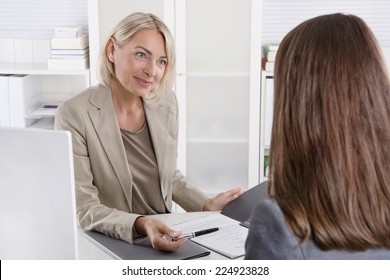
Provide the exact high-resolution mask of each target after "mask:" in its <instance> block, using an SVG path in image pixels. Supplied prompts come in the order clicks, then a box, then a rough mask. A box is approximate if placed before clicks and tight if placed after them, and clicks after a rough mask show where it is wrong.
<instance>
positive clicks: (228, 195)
mask: <svg viewBox="0 0 390 280" xmlns="http://www.w3.org/2000/svg"><path fill="white" fill-rule="evenodd" d="M243 192H245V189H244V188H234V189H231V190H228V191H226V192H222V193H220V194H218V195H217V196H216V197H214V198H210V199H208V200H207V201H206V203H205V205H204V206H203V211H221V210H223V209H224V208H225V207H226V205H228V204H229V203H230V202H232V201H233V200H235V199H236V198H237V197H239V196H240V195H241V194H242V193H243Z"/></svg>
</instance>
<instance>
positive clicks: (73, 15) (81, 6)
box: [0, 0, 88, 39]
mask: <svg viewBox="0 0 390 280" xmlns="http://www.w3.org/2000/svg"><path fill="white" fill-rule="evenodd" d="M65 25H83V26H85V30H84V31H85V32H87V26H88V7H87V0H0V38H33V39H41V38H50V37H52V36H53V34H54V28H55V27H58V26H65Z"/></svg>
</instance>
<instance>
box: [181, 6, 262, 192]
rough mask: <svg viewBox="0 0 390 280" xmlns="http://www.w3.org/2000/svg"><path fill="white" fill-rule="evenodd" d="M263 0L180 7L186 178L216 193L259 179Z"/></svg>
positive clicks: (253, 183) (253, 182)
mask: <svg viewBox="0 0 390 280" xmlns="http://www.w3.org/2000/svg"><path fill="white" fill-rule="evenodd" d="M183 2H184V3H183ZM259 2H260V1H250V0H213V1H209V0H187V1H181V3H180V7H177V8H176V12H177V13H178V14H180V15H185V16H181V17H180V18H179V20H178V21H177V22H176V29H175V32H176V36H177V40H179V41H182V42H183V43H181V45H179V47H178V49H179V52H181V53H184V54H185V56H184V57H179V58H178V60H179V59H180V60H185V65H178V75H179V76H178V79H185V81H184V82H183V83H181V84H179V85H178V86H177V88H176V92H177V95H178V97H179V100H180V101H181V102H180V103H181V110H182V113H181V116H182V119H183V115H184V116H185V120H186V123H185V125H186V130H185V131H186V133H185V136H184V137H182V138H184V139H185V145H184V149H182V150H181V151H180V152H181V154H183V153H184V152H185V155H186V161H185V170H186V176H187V177H188V179H189V180H190V181H192V182H193V183H195V184H196V185H198V186H202V187H203V188H204V190H205V191H206V192H208V193H209V194H210V195H215V194H217V193H219V192H221V191H224V190H227V189H228V188H230V187H232V186H245V187H252V186H254V185H255V184H257V183H258V182H259V177H258V176H259V154H258V152H257V151H258V148H257V151H252V150H251V148H252V146H256V145H258V143H259V142H258V138H259V125H257V126H256V124H255V123H259V122H258V120H259V116H260V112H259V102H260V98H259V92H260V59H259V58H258V55H260V53H259V52H260V47H259V46H260V44H257V43H259V42H260V33H259V32H256V31H255V30H257V28H258V26H259V25H260V8H259V7H260V3H259ZM205 7H207V8H205ZM181 48H182V49H183V48H185V51H183V50H182V49H181ZM258 53H259V54H258ZM253 69H254V71H252V70H253ZM252 102H254V103H255V104H252ZM252 105H253V106H252ZM255 150H256V148H255ZM252 153H255V154H252Z"/></svg>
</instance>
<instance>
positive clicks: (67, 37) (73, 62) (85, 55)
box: [47, 26, 89, 70]
mask: <svg viewBox="0 0 390 280" xmlns="http://www.w3.org/2000/svg"><path fill="white" fill-rule="evenodd" d="M50 42H51V55H50V58H49V60H48V62H47V64H48V69H50V70H84V69H88V68H89V41H88V36H87V35H85V34H83V33H82V27H72V26H71V27H59V28H55V30H54V37H53V38H52V39H51V41H50Z"/></svg>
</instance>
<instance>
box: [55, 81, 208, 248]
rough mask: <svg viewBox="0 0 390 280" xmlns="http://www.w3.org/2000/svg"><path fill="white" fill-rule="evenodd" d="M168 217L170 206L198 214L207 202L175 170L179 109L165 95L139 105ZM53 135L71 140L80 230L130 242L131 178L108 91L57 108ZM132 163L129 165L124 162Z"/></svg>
mask: <svg viewBox="0 0 390 280" xmlns="http://www.w3.org/2000/svg"><path fill="white" fill-rule="evenodd" d="M144 108H145V114H146V119H147V121H148V125H149V129H150V135H151V139H152V143H153V146H154V150H155V154H156V159H157V165H158V171H159V176H160V185H161V193H162V197H163V199H164V201H165V206H166V209H167V212H169V211H170V210H171V207H172V200H173V201H175V202H177V203H178V204H179V205H180V206H181V207H183V208H184V209H185V210H187V211H201V210H202V208H203V206H204V204H205V202H206V200H207V197H206V196H205V195H204V194H203V193H202V192H200V191H199V190H198V189H197V188H195V187H194V186H192V185H191V184H189V183H188V182H187V180H186V179H185V177H184V176H183V175H182V174H181V172H180V171H178V170H177V167H176V161H177V137H178V108H177V101H176V97H175V95H174V94H173V93H170V94H169V95H168V96H167V97H166V98H164V99H163V100H161V101H160V102H159V103H158V104H150V103H147V102H144ZM55 129H61V130H69V131H70V132H71V133H72V138H73V153H74V167H75V181H76V182H75V183H76V201H77V218H78V222H79V226H80V227H81V228H83V229H86V230H96V231H100V232H103V233H104V234H106V235H109V236H112V237H116V238H120V239H123V240H125V241H127V242H130V243H132V242H134V239H135V238H136V237H138V236H137V235H136V233H135V232H134V230H133V224H134V221H135V219H136V218H137V217H138V216H139V215H137V214H135V213H132V177H131V171H130V170H129V166H128V163H127V158H126V153H125V148H124V145H123V142H122V136H121V133H120V129H119V125H118V121H117V118H116V114H115V110H114V106H113V102H112V97H111V90H110V88H107V87H104V86H101V85H99V86H95V87H91V88H88V89H86V90H85V91H84V92H82V93H80V94H79V95H77V96H75V97H72V98H71V99H69V100H67V101H65V102H64V103H62V104H61V105H60V106H59V108H58V112H57V115H56V119H55ZM129 160H131V159H129Z"/></svg>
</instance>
